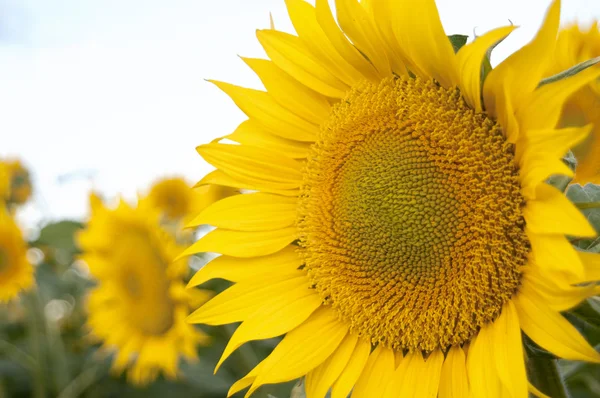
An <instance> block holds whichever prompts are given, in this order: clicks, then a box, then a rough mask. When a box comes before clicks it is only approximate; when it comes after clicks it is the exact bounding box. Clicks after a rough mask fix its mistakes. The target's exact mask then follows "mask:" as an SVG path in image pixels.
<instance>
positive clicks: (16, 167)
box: [0, 160, 32, 205]
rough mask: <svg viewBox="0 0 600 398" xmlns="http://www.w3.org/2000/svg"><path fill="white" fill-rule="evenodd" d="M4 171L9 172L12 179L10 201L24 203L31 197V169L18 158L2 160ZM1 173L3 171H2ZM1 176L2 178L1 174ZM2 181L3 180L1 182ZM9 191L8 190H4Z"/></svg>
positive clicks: (0, 167)
mask: <svg viewBox="0 0 600 398" xmlns="http://www.w3.org/2000/svg"><path fill="white" fill-rule="evenodd" d="M0 163H2V166H0V169H2V168H3V169H4V173H8V175H9V179H10V188H9V190H8V193H9V196H8V202H10V203H14V204H16V205H22V204H24V203H25V202H27V201H28V200H29V198H30V197H31V192H32V187H31V178H30V176H29V171H28V170H27V169H26V168H25V167H24V166H23V164H22V163H21V162H20V161H18V160H11V161H0ZM0 174H2V172H1V171H0ZM0 178H2V177H1V176H0ZM0 183H1V182H0ZM2 192H3V193H7V191H6V190H3V191H2Z"/></svg>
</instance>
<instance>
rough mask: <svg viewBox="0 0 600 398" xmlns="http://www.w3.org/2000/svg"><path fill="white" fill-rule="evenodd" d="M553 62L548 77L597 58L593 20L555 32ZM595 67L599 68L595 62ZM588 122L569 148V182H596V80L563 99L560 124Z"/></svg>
mask: <svg viewBox="0 0 600 398" xmlns="http://www.w3.org/2000/svg"><path fill="white" fill-rule="evenodd" d="M554 57H555V58H554V61H553V63H552V65H551V67H550V68H549V70H548V73H547V74H548V76H551V75H554V74H557V73H559V72H561V71H563V70H566V69H568V68H571V67H573V66H575V65H577V64H579V63H581V62H585V61H587V60H589V59H592V58H595V57H600V29H599V28H598V23H597V22H595V23H594V24H592V25H591V26H590V27H589V28H587V29H583V28H582V27H580V26H577V25H572V26H569V27H567V28H565V29H563V30H562V31H560V32H559V34H558V41H557V44H556V51H555V55H554ZM594 67H595V68H600V66H598V65H596V66H594ZM588 123H592V124H593V125H594V128H593V130H592V132H591V133H590V135H589V136H588V137H587V138H586V139H585V140H584V141H583V142H581V143H580V144H579V145H577V146H576V147H575V148H573V153H574V154H575V157H576V158H577V161H578V165H577V169H576V171H575V178H574V180H573V182H575V183H580V184H586V183H588V182H591V183H594V184H598V183H600V80H599V79H596V80H594V81H592V82H590V83H589V84H588V85H587V86H585V87H582V88H581V89H580V90H578V91H577V92H576V93H575V94H573V96H572V97H571V98H570V99H569V100H568V101H567V103H566V104H565V107H564V109H563V115H562V118H561V125H563V126H565V127H568V126H582V125H585V124H588Z"/></svg>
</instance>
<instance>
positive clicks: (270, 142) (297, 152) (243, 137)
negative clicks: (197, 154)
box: [225, 120, 310, 159]
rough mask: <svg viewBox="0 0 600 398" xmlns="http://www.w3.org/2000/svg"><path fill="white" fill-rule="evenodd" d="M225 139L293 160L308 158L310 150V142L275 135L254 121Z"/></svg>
mask: <svg viewBox="0 0 600 398" xmlns="http://www.w3.org/2000/svg"><path fill="white" fill-rule="evenodd" d="M225 138H227V139H229V140H231V141H235V142H239V143H240V144H243V145H247V146H253V147H258V148H267V149H270V150H272V151H275V152H279V153H281V154H282V155H285V156H287V157H289V158H292V159H302V158H306V157H307V156H308V151H309V149H310V142H300V141H293V140H288V139H286V138H282V137H279V136H277V135H273V134H271V133H268V132H266V131H265V130H264V129H263V128H262V127H260V125H259V124H258V123H257V122H256V121H254V120H246V121H244V122H242V123H241V124H240V125H239V126H238V127H237V128H236V129H235V131H234V132H233V133H231V134H229V135H228V136H226V137H225Z"/></svg>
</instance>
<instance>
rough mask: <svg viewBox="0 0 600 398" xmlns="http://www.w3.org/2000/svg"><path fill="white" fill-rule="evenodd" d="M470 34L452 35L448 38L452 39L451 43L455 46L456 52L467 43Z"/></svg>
mask: <svg viewBox="0 0 600 398" xmlns="http://www.w3.org/2000/svg"><path fill="white" fill-rule="evenodd" d="M468 38H469V36H467V35H450V36H448V39H450V43H452V47H453V48H454V52H455V53H457V52H458V50H460V49H461V48H462V46H464V45H465V44H467V39H468Z"/></svg>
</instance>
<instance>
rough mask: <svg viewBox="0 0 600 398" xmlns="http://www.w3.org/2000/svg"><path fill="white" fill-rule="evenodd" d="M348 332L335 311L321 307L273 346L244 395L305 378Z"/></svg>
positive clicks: (336, 346) (335, 347)
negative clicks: (267, 386) (262, 387)
mask: <svg viewBox="0 0 600 398" xmlns="http://www.w3.org/2000/svg"><path fill="white" fill-rule="evenodd" d="M347 333H348V326H347V325H346V324H345V323H343V322H341V321H340V320H339V319H338V317H337V315H336V314H335V312H334V311H333V310H332V309H331V308H329V307H321V308H320V309H318V310H317V311H315V312H314V313H313V314H312V315H311V316H310V317H309V318H308V320H307V321H306V322H304V323H303V324H302V325H300V326H298V327H297V328H296V329H294V330H292V331H291V332H289V333H288V334H287V335H286V336H285V337H284V338H283V340H281V342H280V343H279V344H278V345H277V347H275V349H274V350H273V352H272V353H271V355H269V356H268V357H267V358H266V359H265V361H264V364H263V368H262V369H261V372H260V373H259V374H258V376H257V377H256V380H255V381H254V383H253V384H252V387H250V390H249V391H248V394H246V396H248V395H250V394H251V393H252V392H254V391H255V390H256V389H257V388H258V387H260V386H261V385H263V384H270V383H281V382H284V381H289V380H293V379H296V378H298V377H300V376H304V375H306V374H307V373H308V372H310V371H311V370H313V369H314V368H316V367H317V366H319V365H320V364H322V363H323V362H324V361H325V360H326V359H327V358H328V357H329V356H330V355H331V354H332V353H333V352H334V351H335V350H336V349H337V348H338V346H339V345H340V343H341V342H342V340H343V339H344V337H345V336H346V334H347Z"/></svg>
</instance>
